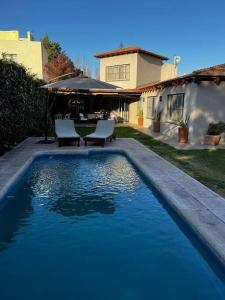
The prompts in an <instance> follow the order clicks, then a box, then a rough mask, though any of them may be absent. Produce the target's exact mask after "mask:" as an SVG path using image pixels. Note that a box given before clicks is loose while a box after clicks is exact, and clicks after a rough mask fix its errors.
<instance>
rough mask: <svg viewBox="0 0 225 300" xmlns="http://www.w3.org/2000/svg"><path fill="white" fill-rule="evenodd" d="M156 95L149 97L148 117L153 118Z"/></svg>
mask: <svg viewBox="0 0 225 300" xmlns="http://www.w3.org/2000/svg"><path fill="white" fill-rule="evenodd" d="M155 104H156V97H153V96H150V97H148V98H147V114H146V117H147V118H153V116H154V112H155Z"/></svg>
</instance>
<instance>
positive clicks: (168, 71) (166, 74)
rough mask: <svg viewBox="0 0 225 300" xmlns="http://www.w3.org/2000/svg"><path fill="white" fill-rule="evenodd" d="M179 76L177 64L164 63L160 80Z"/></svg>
mask: <svg viewBox="0 0 225 300" xmlns="http://www.w3.org/2000/svg"><path fill="white" fill-rule="evenodd" d="M175 77H177V66H176V65H174V64H163V65H162V69H161V78H160V80H161V81H163V80H168V79H171V78H175Z"/></svg>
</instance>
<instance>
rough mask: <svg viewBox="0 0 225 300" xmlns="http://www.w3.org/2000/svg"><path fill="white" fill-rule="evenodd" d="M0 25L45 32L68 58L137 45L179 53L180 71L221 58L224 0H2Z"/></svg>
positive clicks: (94, 61)
mask: <svg viewBox="0 0 225 300" xmlns="http://www.w3.org/2000/svg"><path fill="white" fill-rule="evenodd" d="M0 4H1V5H0V30H19V31H20V32H21V34H22V35H25V33H26V31H32V32H33V34H34V36H35V38H36V39H40V38H41V37H42V36H43V35H44V34H45V33H48V34H49V37H50V39H53V40H56V41H59V42H60V43H61V45H62V47H63V49H64V50H65V51H66V52H67V54H68V55H69V56H70V58H71V59H72V60H74V59H75V57H76V55H80V56H84V57H86V58H87V60H88V61H89V62H90V63H91V64H92V65H93V66H96V65H97V63H98V60H97V59H94V58H93V54H95V53H98V52H102V51H106V50H112V49H116V48H118V46H119V44H120V41H121V40H122V41H123V44H124V45H125V46H131V45H137V46H140V47H142V48H144V49H146V50H150V51H152V52H156V53H159V54H162V55H165V56H169V57H171V58H172V57H173V55H174V54H177V55H180V56H181V57H182V61H181V63H180V66H179V73H180V74H184V73H188V72H191V71H193V70H195V69H199V68H202V67H207V66H211V65H214V64H221V63H225V0H210V1H209V0H204V1H203V0H186V1H182V0H167V1H166V0H136V1H133V0H114V1H107V0H104V1H103V0H86V1H84V0H83V1H82V0H81V1H76V0H64V1H63V0H60V1H59V0H55V1H53V0H45V1H43V0H35V1H32V0H30V1H28V0H11V1H6V0H1V2H0Z"/></svg>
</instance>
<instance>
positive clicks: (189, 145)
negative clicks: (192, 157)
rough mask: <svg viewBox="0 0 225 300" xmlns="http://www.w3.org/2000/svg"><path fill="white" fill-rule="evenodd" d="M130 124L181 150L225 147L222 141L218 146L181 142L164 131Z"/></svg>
mask: <svg viewBox="0 0 225 300" xmlns="http://www.w3.org/2000/svg"><path fill="white" fill-rule="evenodd" d="M129 126H131V127H133V128H134V129H136V130H138V131H140V132H142V133H144V134H146V135H149V136H151V137H153V138H154V139H156V140H158V141H161V142H163V143H166V144H168V145H170V146H172V147H174V148H176V149H179V150H203V149H211V150H215V149H225V144H224V143H223V144H222V143H221V144H219V145H218V146H209V145H204V144H192V143H187V144H179V143H178V141H177V137H170V136H168V135H165V134H162V133H154V132H152V131H151V130H150V129H148V128H144V127H142V128H140V127H138V126H137V125H134V124H129Z"/></svg>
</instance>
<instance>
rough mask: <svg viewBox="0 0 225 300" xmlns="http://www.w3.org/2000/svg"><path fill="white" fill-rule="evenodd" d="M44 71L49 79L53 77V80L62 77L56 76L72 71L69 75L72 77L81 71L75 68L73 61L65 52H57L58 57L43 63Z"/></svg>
mask: <svg viewBox="0 0 225 300" xmlns="http://www.w3.org/2000/svg"><path fill="white" fill-rule="evenodd" d="M45 71H46V73H47V75H48V78H49V80H53V79H54V81H58V80H61V79H62V78H58V77H60V76H62V75H66V74H70V73H72V74H71V77H72V76H73V77H74V76H78V75H79V74H80V73H81V71H80V70H79V69H77V68H75V66H74V64H73V62H72V61H71V59H70V58H69V57H68V56H67V55H66V54H65V53H61V54H59V55H58V57H56V58H55V59H53V60H52V61H50V62H49V63H47V64H46V65H45Z"/></svg>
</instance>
